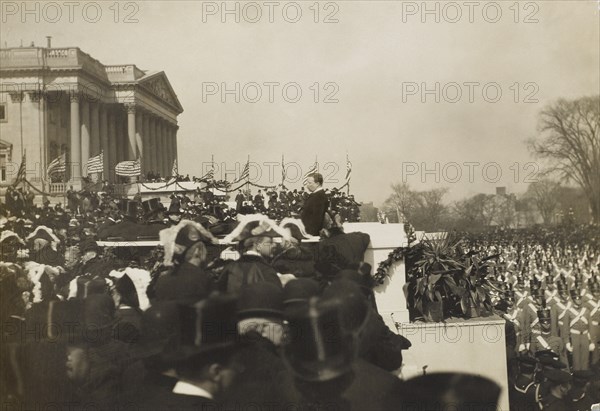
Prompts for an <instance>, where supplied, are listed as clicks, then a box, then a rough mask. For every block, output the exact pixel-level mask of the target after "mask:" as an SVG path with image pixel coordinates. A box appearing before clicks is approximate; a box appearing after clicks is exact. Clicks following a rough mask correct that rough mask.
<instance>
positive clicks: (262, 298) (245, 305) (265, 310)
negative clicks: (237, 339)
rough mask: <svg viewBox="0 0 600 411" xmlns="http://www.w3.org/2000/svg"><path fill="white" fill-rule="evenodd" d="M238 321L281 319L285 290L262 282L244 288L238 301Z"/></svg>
mask: <svg viewBox="0 0 600 411" xmlns="http://www.w3.org/2000/svg"><path fill="white" fill-rule="evenodd" d="M237 315H238V319H240V320H241V319H245V318H256V317H258V318H265V317H266V318H271V317H276V318H281V317H282V316H283V290H282V289H281V288H280V287H278V286H276V285H275V284H272V283H269V282H266V281H260V282H257V283H253V284H248V285H247V286H246V287H243V288H242V290H241V293H240V296H239V300H238V312H237Z"/></svg>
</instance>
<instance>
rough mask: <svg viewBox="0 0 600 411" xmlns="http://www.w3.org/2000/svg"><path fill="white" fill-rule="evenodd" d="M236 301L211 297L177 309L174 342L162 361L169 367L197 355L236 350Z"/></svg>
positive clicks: (223, 297) (216, 296) (223, 296)
mask: <svg viewBox="0 0 600 411" xmlns="http://www.w3.org/2000/svg"><path fill="white" fill-rule="evenodd" d="M236 308H237V301H236V298H235V297H232V296H229V295H218V294H213V295H211V296H209V297H208V298H206V299H204V300H202V301H199V302H197V303H195V304H192V305H180V306H179V308H178V309H179V319H178V326H179V329H178V330H177V340H176V343H175V347H173V350H171V351H170V352H169V353H164V356H165V359H166V361H167V362H169V363H171V364H177V363H180V362H182V361H186V360H189V359H191V358H194V357H196V356H198V355H203V354H210V353H211V352H214V351H217V350H222V349H229V348H233V347H235V345H236V343H237V341H238V331H237V318H236Z"/></svg>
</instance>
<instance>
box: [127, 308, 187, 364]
mask: <svg viewBox="0 0 600 411" xmlns="http://www.w3.org/2000/svg"><path fill="white" fill-rule="evenodd" d="M141 330H142V335H141V338H140V340H139V344H137V345H136V346H134V347H132V348H133V355H134V356H135V357H136V358H147V357H152V356H158V354H161V353H164V354H166V356H167V357H168V354H169V353H170V352H171V351H172V350H174V349H175V348H176V347H177V345H178V341H179V334H178V332H179V330H180V324H179V304H178V303H177V302H175V301H155V302H154V303H153V304H152V305H151V306H150V307H149V308H148V309H147V310H146V311H144V312H143V313H142V321H141ZM161 360H162V358H161ZM161 365H162V366H163V368H168V367H167V366H166V364H161Z"/></svg>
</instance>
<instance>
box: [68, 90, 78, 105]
mask: <svg viewBox="0 0 600 411" xmlns="http://www.w3.org/2000/svg"><path fill="white" fill-rule="evenodd" d="M69 99H70V100H71V103H79V100H80V95H79V92H78V91H76V90H71V91H70V92H69Z"/></svg>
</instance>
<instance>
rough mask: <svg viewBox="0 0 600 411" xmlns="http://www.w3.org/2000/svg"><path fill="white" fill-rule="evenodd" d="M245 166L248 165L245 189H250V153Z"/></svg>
mask: <svg viewBox="0 0 600 411" xmlns="http://www.w3.org/2000/svg"><path fill="white" fill-rule="evenodd" d="M246 167H248V174H247V175H246V191H248V190H250V154H248V161H246Z"/></svg>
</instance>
